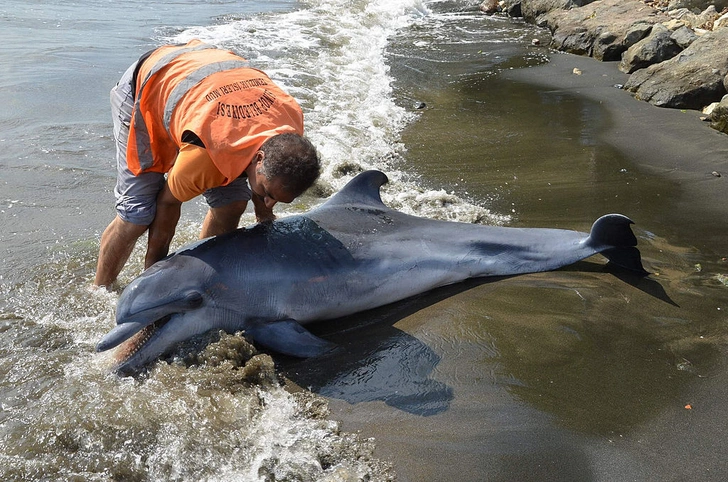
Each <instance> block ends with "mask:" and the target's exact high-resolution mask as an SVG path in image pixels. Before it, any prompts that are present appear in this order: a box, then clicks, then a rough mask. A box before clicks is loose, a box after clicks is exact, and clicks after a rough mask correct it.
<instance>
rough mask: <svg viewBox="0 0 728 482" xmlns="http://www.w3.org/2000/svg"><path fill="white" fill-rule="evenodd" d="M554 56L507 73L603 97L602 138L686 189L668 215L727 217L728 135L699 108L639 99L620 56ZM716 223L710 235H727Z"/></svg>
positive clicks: (591, 97)
mask: <svg viewBox="0 0 728 482" xmlns="http://www.w3.org/2000/svg"><path fill="white" fill-rule="evenodd" d="M548 57H549V62H547V63H545V64H543V65H540V66H535V67H528V68H524V69H517V70H515V69H514V70H508V71H504V72H502V74H501V76H502V78H504V79H506V80H509V81H514V82H523V83H527V84H530V85H534V86H537V87H543V88H547V89H551V90H563V91H564V92H567V93H569V94H572V95H575V96H581V97H584V98H586V99H589V100H592V101H595V102H598V103H600V104H601V105H602V106H603V107H604V109H605V110H606V111H607V112H608V114H609V116H610V118H611V125H610V127H609V128H608V129H607V130H606V131H605V132H603V133H602V135H601V137H602V139H603V140H604V141H605V142H607V143H608V144H610V145H612V146H613V147H614V148H616V149H618V150H619V151H621V152H623V153H624V154H625V155H626V156H627V157H628V158H630V159H631V160H633V162H634V163H635V165H636V166H637V167H639V168H643V169H645V170H647V171H648V172H650V173H653V174H654V175H656V176H661V177H664V178H665V179H667V180H669V181H671V182H674V183H676V184H677V185H678V186H679V187H680V190H681V191H682V192H683V196H682V199H680V200H679V201H677V202H678V203H679V207H680V209H678V210H677V211H675V210H671V212H670V213H666V215H669V216H671V217H677V219H675V222H680V223H684V224H686V225H690V224H691V223H692V222H694V220H695V219H697V218H698V217H703V218H704V217H705V216H706V214H709V215H712V217H714V218H715V219H716V220H719V219H726V217H727V215H728V207H727V206H726V205H725V203H724V202H722V200H724V199H728V135H726V134H723V133H721V132H719V131H716V130H715V129H712V128H711V127H710V123H709V122H705V121H701V120H700V118H701V116H702V114H701V112H699V111H693V110H679V109H669V108H662V107H656V106H654V105H652V104H649V103H647V102H644V101H640V100H637V99H635V98H634V97H633V96H632V95H631V94H630V93H629V92H627V91H625V90H622V89H620V88H619V87H618V85H624V83H625V82H626V80H627V78H628V77H629V76H628V75H627V74H624V73H622V72H620V71H619V70H618V69H617V67H616V65H615V62H603V61H599V60H596V59H594V58H591V57H585V56H579V55H574V54H568V53H561V52H556V51H551V52H549V55H548ZM575 69H578V72H579V74H578V75H577V74H575V73H574V72H575ZM673 201H675V200H673ZM698 214H699V215H700V216H698ZM715 224H716V226H715V227H714V228H713V229H712V230H711V233H710V234H711V235H710V238H711V239H712V238H713V237H715V241H718V237H720V238H721V240H722V238H724V237H725V230H724V228H723V227H722V223H720V222H718V223H715ZM705 241H706V244H711V243H708V240H705Z"/></svg>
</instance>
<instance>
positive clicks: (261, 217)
mask: <svg viewBox="0 0 728 482" xmlns="http://www.w3.org/2000/svg"><path fill="white" fill-rule="evenodd" d="M252 200H253V207H254V208H255V219H256V220H257V221H258V222H259V223H262V222H264V221H273V220H275V218H276V215H275V214H273V208H269V207H268V206H266V205H265V201H264V200H263V198H262V197H260V196H258V195H257V194H255V192H254V191H253V197H252Z"/></svg>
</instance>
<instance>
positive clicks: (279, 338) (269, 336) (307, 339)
mask: <svg viewBox="0 0 728 482" xmlns="http://www.w3.org/2000/svg"><path fill="white" fill-rule="evenodd" d="M245 333H246V334H249V335H250V336H251V337H252V338H253V340H254V341H255V342H257V343H259V344H261V345H263V346H265V347H267V348H270V349H271V350H274V351H277V352H278V353H282V354H284V355H290V356H295V357H298V358H309V357H314V356H319V355H323V354H324V353H326V352H329V351H331V350H333V349H334V348H335V347H336V345H335V344H334V343H331V342H328V341H326V340H324V339H321V338H319V337H317V336H316V335H314V334H312V333H311V332H310V331H308V330H306V329H305V328H304V327H302V326H301V325H299V324H298V323H297V322H296V321H294V320H281V321H273V322H260V323H253V324H251V325H249V326H248V327H246V329H245Z"/></svg>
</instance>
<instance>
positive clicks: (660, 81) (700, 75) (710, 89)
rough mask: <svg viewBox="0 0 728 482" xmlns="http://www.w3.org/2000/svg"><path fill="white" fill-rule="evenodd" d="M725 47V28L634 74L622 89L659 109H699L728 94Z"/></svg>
mask: <svg viewBox="0 0 728 482" xmlns="http://www.w3.org/2000/svg"><path fill="white" fill-rule="evenodd" d="M726 45H728V28H723V29H719V30H716V31H713V32H708V33H706V34H705V35H703V36H702V37H700V38H698V39H697V40H695V41H694V42H693V43H692V44H690V46H689V47H688V48H686V49H685V50H683V51H682V52H681V53H679V54H678V55H676V56H675V57H673V58H672V59H670V60H666V61H664V62H661V63H659V64H654V65H651V66H649V67H647V68H645V69H642V70H638V71H636V72H635V73H633V74H632V75H631V76H630V77H629V79H628V80H627V83H626V84H625V85H624V88H625V89H626V90H628V91H630V92H632V93H633V94H634V96H635V98H637V99H640V100H645V101H647V102H650V103H651V104H654V105H657V106H660V107H673V108H678V109H702V108H703V107H704V106H706V105H708V104H710V103H712V102H716V101H718V100H719V99H721V98H722V97H723V96H724V95H725V94H726V92H728V91H727V90H726V85H725V79H726V76H727V75H728V55H726V50H725V46H726Z"/></svg>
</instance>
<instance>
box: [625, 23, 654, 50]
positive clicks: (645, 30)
mask: <svg viewBox="0 0 728 482" xmlns="http://www.w3.org/2000/svg"><path fill="white" fill-rule="evenodd" d="M652 25H653V24H651V23H647V22H637V23H635V24H632V25H631V26H629V28H627V32H625V34H624V45H625V46H626V47H627V48H629V47H631V46H632V45H634V44H636V43H637V42H639V41H640V40H642V39H643V38H645V37H647V36H648V35H649V34H650V32H651V31H652Z"/></svg>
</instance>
